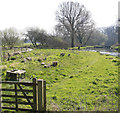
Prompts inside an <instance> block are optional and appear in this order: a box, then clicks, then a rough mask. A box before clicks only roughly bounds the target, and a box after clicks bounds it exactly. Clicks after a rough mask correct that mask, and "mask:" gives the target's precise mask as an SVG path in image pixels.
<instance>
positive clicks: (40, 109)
mask: <svg viewBox="0 0 120 113" xmlns="http://www.w3.org/2000/svg"><path fill="white" fill-rule="evenodd" d="M42 81H43V80H42V79H40V80H38V112H40V111H42Z"/></svg>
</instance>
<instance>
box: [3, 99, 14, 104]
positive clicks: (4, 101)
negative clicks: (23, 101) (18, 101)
mask: <svg viewBox="0 0 120 113" xmlns="http://www.w3.org/2000/svg"><path fill="white" fill-rule="evenodd" d="M2 103H11V104H12V103H15V101H8V100H2Z"/></svg>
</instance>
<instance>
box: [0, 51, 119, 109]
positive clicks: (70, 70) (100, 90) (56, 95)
mask: <svg viewBox="0 0 120 113" xmlns="http://www.w3.org/2000/svg"><path fill="white" fill-rule="evenodd" d="M60 53H65V56H60ZM68 54H70V56H68ZM28 56H29V57H31V58H32V61H26V62H25V63H21V60H22V59H23V58H26V57H28ZM45 57H46V59H47V60H42V62H45V64H52V62H53V61H58V65H57V66H56V67H52V66H51V67H50V68H44V66H43V65H41V62H38V61H37V59H38V58H42V59H44V58H45ZM113 60H114V61H116V62H113ZM117 60H118V59H117V57H114V56H108V55H100V54H99V52H87V51H77V50H60V49H35V50H33V51H31V52H27V53H22V54H20V55H16V60H11V61H4V62H3V65H5V69H4V68H3V67H2V68H3V70H4V71H3V78H2V79H3V80H4V79H5V76H6V74H5V72H6V70H11V69H25V70H26V80H28V81H30V80H31V78H32V77H36V78H38V79H44V80H46V83H47V110H63V111H64V110H81V111H83V110H117V107H118V106H117V105H118V104H117V100H118V95H117V93H118V61H117ZM8 87H9V86H8Z"/></svg>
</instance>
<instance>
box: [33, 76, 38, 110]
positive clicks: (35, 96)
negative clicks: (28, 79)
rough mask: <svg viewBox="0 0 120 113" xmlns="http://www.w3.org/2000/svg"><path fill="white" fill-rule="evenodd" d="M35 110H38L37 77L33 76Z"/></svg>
mask: <svg viewBox="0 0 120 113" xmlns="http://www.w3.org/2000/svg"><path fill="white" fill-rule="evenodd" d="M33 103H34V105H33V110H34V111H37V93H36V78H33Z"/></svg>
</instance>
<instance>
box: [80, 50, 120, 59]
mask: <svg viewBox="0 0 120 113" xmlns="http://www.w3.org/2000/svg"><path fill="white" fill-rule="evenodd" d="M81 51H92V52H98V51H99V52H100V53H101V54H105V55H111V56H118V57H120V53H118V52H115V51H114V50H111V49H84V50H81Z"/></svg>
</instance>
